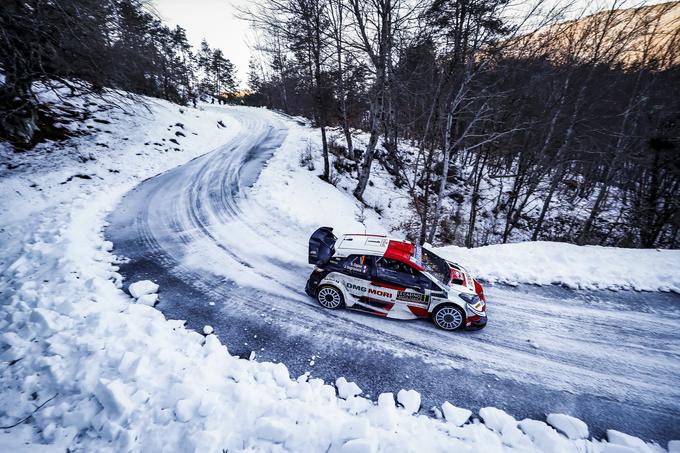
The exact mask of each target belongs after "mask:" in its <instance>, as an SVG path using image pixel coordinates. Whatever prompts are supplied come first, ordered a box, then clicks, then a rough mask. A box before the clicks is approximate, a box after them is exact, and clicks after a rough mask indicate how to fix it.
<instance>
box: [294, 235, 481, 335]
mask: <svg viewBox="0 0 680 453" xmlns="http://www.w3.org/2000/svg"><path fill="white" fill-rule="evenodd" d="M309 264H314V271H313V272H312V275H310V276H309V280H308V281H307V286H306V288H305V291H306V292H307V294H309V295H310V296H312V297H315V298H316V300H317V301H319V303H320V304H321V305H322V306H323V307H325V308H331V309H335V308H338V307H342V306H345V307H348V308H353V309H356V310H362V311H366V312H369V313H373V314H376V315H378V316H384V317H387V318H396V319H415V318H430V319H432V321H433V322H434V323H435V325H436V326H437V327H440V328H442V329H444V330H456V329H460V328H464V327H465V328H470V329H481V328H482V327H484V326H485V325H486V320H487V315H486V300H485V298H484V291H483V289H482V286H481V285H480V284H479V283H478V282H477V281H476V280H475V279H474V278H473V277H472V276H471V275H470V274H469V273H468V272H467V271H466V270H465V269H463V268H462V267H461V266H459V265H457V264H454V263H452V262H450V261H447V260H445V259H443V258H441V257H439V256H437V255H436V254H434V253H433V252H432V251H430V250H427V249H426V248H423V247H420V246H417V245H414V244H412V243H410V242H407V241H402V240H397V239H391V238H389V237H387V236H380V235H371V234H345V235H343V236H342V237H341V238H340V239H339V240H338V238H336V237H335V235H333V228H330V227H321V228H319V229H318V230H316V231H315V232H314V234H312V236H311V237H310V238H309Z"/></svg>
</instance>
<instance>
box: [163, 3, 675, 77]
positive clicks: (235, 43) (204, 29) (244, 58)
mask: <svg viewBox="0 0 680 453" xmlns="http://www.w3.org/2000/svg"><path fill="white" fill-rule="evenodd" d="M151 1H152V4H153V6H154V8H155V12H156V13H157V14H158V15H159V16H160V18H161V19H162V20H163V21H164V22H165V23H166V24H167V25H169V26H171V27H174V26H175V25H180V26H181V27H183V28H185V29H186V31H187V38H188V39H189V42H191V44H193V45H194V46H196V47H198V46H199V45H200V43H201V40H202V39H203V38H205V39H207V40H208V43H209V44H210V46H211V47H213V48H220V49H222V51H223V52H224V54H225V55H226V57H227V58H229V59H230V60H231V62H232V63H234V64H235V65H236V68H237V70H238V78H239V81H240V85H241V86H242V87H246V86H247V81H248V61H249V59H250V55H251V50H250V47H249V43H250V44H252V43H253V37H254V35H253V33H252V31H250V26H249V24H248V23H247V22H246V21H243V20H241V19H238V18H237V17H236V16H235V14H237V13H238V9H239V8H242V7H247V6H249V5H252V3H253V2H252V0H151ZM546 1H547V2H548V3H560V4H562V3H564V2H565V1H566V2H569V3H573V4H574V6H573V7H574V9H575V10H579V9H580V8H579V7H583V6H586V5H590V6H594V5H597V6H598V7H596V8H597V9H600V8H599V7H600V6H601V7H608V6H609V5H611V2H612V1H617V2H618V3H620V4H621V5H622V6H623V7H631V6H640V5H642V4H654V3H662V1H660V0H595V1H592V0H546ZM524 3H526V4H527V5H528V4H530V3H532V2H531V0H529V1H524V0H518V5H521V4H524ZM600 4H601V5H600Z"/></svg>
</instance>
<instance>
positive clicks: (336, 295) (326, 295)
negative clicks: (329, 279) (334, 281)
mask: <svg viewBox="0 0 680 453" xmlns="http://www.w3.org/2000/svg"><path fill="white" fill-rule="evenodd" d="M316 300H318V301H319V303H320V304H321V306H322V307H324V308H330V309H331V310H333V309H336V308H338V307H340V306H342V304H343V297H342V293H341V292H340V290H339V289H338V288H336V287H334V286H322V287H321V288H319V291H317V293H316Z"/></svg>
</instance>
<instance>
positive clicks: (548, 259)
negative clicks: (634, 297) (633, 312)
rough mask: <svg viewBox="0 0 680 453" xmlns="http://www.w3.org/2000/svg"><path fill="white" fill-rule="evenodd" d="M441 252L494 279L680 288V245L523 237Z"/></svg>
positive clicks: (603, 286)
mask: <svg viewBox="0 0 680 453" xmlns="http://www.w3.org/2000/svg"><path fill="white" fill-rule="evenodd" d="M437 252H438V253H439V254H440V255H441V256H443V257H445V258H447V259H449V260H452V261H455V262H458V263H461V264H463V265H464V266H465V267H466V268H467V269H468V270H469V271H470V272H472V274H473V275H476V276H478V277H480V278H482V279H484V280H486V281H489V282H499V283H506V284H510V285H517V284H519V283H531V284H535V285H551V284H553V285H554V284H557V285H564V286H566V287H569V288H572V289H586V290H600V289H609V290H614V291H616V290H635V291H664V292H669V291H672V292H675V293H680V250H661V249H659V250H654V249H651V250H650V249H622V248H615V247H599V246H577V245H573V244H565V243H561V242H540V241H539V242H520V243H516V244H498V245H487V246H486V247H476V248H472V249H468V248H464V247H456V246H447V247H440V248H438V249H437Z"/></svg>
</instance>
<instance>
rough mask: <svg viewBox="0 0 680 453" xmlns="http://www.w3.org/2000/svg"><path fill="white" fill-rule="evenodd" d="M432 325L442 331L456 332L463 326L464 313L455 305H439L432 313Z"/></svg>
mask: <svg viewBox="0 0 680 453" xmlns="http://www.w3.org/2000/svg"><path fill="white" fill-rule="evenodd" d="M432 322H434V325H435V326H437V327H439V328H440V329H444V330H458V329H460V328H461V327H463V326H464V325H465V313H464V312H463V310H461V309H460V307H457V306H455V305H450V304H447V305H440V306H439V307H437V308H435V309H434V311H433V312H432Z"/></svg>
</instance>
